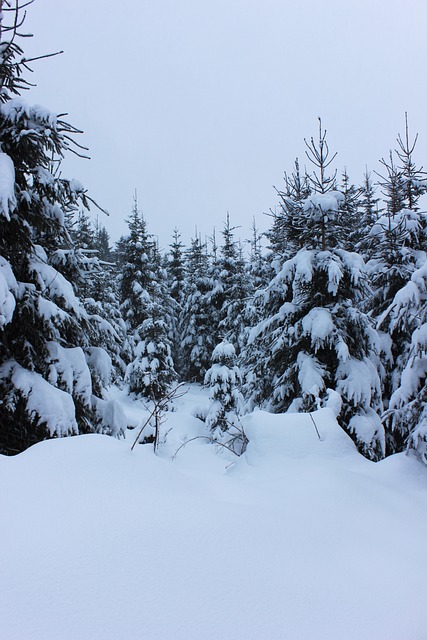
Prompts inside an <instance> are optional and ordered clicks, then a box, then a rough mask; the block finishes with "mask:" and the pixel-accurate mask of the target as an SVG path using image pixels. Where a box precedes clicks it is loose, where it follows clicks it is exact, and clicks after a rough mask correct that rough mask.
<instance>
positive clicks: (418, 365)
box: [382, 261, 427, 464]
mask: <svg viewBox="0 0 427 640" xmlns="http://www.w3.org/2000/svg"><path fill="white" fill-rule="evenodd" d="M384 315H385V318H384V320H385V319H386V320H387V327H388V330H389V332H390V335H391V336H392V337H395V336H396V335H399V336H401V337H403V336H406V340H405V341H402V343H401V345H400V346H401V348H402V352H401V353H399V354H398V355H397V358H396V362H395V363H394V367H393V369H392V374H391V382H390V387H391V389H392V393H391V397H390V401H389V403H388V409H387V410H386V412H385V414H384V422H385V425H386V435H387V445H388V452H389V453H395V452H396V451H403V450H405V448H406V447H408V446H409V447H410V448H413V449H415V450H416V451H417V453H418V454H419V456H420V458H421V459H422V460H423V462H424V463H425V464H427V455H426V453H427V412H426V410H425V407H426V401H427V386H426V378H427V356H426V354H427V261H426V262H424V264H423V266H422V267H420V268H419V269H417V270H416V271H414V273H413V274H412V276H411V279H410V281H409V282H408V283H407V284H406V285H405V286H404V287H402V289H400V290H399V291H398V292H397V294H396V296H395V298H394V300H393V302H392V304H391V305H390V307H389V308H388V309H387V310H386V312H385V314H384ZM382 320H383V319H382Z"/></svg>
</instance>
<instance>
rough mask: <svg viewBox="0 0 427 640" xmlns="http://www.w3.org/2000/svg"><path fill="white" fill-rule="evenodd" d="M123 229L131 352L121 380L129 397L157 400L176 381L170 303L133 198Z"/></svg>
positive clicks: (125, 300) (154, 246) (124, 292)
mask: <svg viewBox="0 0 427 640" xmlns="http://www.w3.org/2000/svg"><path fill="white" fill-rule="evenodd" d="M128 225H129V231H130V233H129V237H128V238H127V239H126V240H125V241H124V243H123V267H122V275H121V279H120V294H121V301H122V305H121V307H122V311H123V314H124V318H125V321H126V323H127V326H128V335H129V341H130V344H131V346H132V351H133V353H132V356H131V362H130V363H129V365H128V367H127V370H126V382H127V384H128V385H129V391H130V393H135V394H136V395H137V396H141V397H145V398H148V399H154V400H157V399H158V398H161V397H163V396H164V395H165V394H166V392H167V391H168V389H169V387H170V385H171V384H172V383H173V382H174V381H175V379H176V373H175V369H174V363H173V360H172V355H171V341H170V338H169V329H170V317H169V310H170V307H171V305H170V302H169V300H168V298H167V292H166V286H165V279H166V275H165V272H164V271H163V269H162V268H161V260H160V254H159V251H158V248H157V244H156V242H154V241H153V239H152V238H151V236H150V235H149V234H148V231H147V223H146V221H145V219H144V216H143V214H142V213H141V212H140V211H139V210H138V203H137V200H136V196H135V199H134V206H133V209H132V213H131V216H130V218H129V221H128Z"/></svg>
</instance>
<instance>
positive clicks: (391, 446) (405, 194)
mask: <svg viewBox="0 0 427 640" xmlns="http://www.w3.org/2000/svg"><path fill="white" fill-rule="evenodd" d="M416 140H417V138H415V139H414V142H413V143H412V144H411V143H410V142H409V135H408V128H407V122H406V135H405V141H403V140H402V138H401V137H400V136H398V138H397V142H398V146H399V151H398V153H397V156H398V158H399V159H400V161H401V163H402V164H401V166H400V167H399V166H397V164H396V162H395V160H394V157H393V154H392V153H390V159H389V161H387V162H386V161H385V160H384V159H383V160H382V161H381V164H382V165H383V167H384V168H385V170H386V171H385V175H384V176H383V177H381V181H380V186H381V187H382V191H383V194H384V198H385V205H386V209H385V211H384V212H383V214H382V216H380V217H379V219H378V220H377V221H376V222H375V224H374V225H373V227H372V229H371V231H370V238H371V240H372V245H373V249H372V258H371V260H370V261H369V262H368V269H369V272H370V274H371V279H372V283H373V286H374V296H373V298H372V302H371V305H370V307H371V308H370V311H371V314H372V315H373V316H374V317H375V318H376V320H377V327H378V329H379V330H380V336H381V342H382V353H381V357H382V361H383V364H384V368H385V375H384V379H383V399H384V404H385V407H386V409H387V410H388V409H389V407H388V403H389V400H390V398H391V397H392V395H393V393H394V392H395V391H396V389H397V387H398V386H399V384H400V378H401V375H402V373H403V370H404V369H405V368H406V366H407V358H408V356H409V353H410V350H411V347H410V345H411V341H412V332H413V331H414V330H415V329H416V328H417V323H416V322H415V323H414V322H408V321H407V319H408V315H407V314H406V312H405V310H404V309H403V307H401V304H400V301H401V299H402V298H403V299H405V300H407V302H408V298H407V296H406V294H405V291H406V290H407V285H408V286H409V288H410V287H411V285H410V284H409V283H410V282H411V278H412V275H413V274H414V272H416V271H417V270H418V269H419V268H421V267H422V266H423V265H424V263H425V261H426V248H427V244H426V221H425V216H424V214H423V213H421V212H420V211H419V209H418V198H419V196H420V195H421V194H422V192H423V189H424V190H425V185H424V186H423V184H422V180H421V173H420V170H418V169H416V167H415V164H414V162H413V160H412V152H413V150H414V147H415V142H416ZM408 205H410V206H411V207H412V208H409V206H408ZM408 304H409V303H408ZM410 306H411V305H409V308H410ZM396 308H400V312H399V317H397V318H396V317H395V316H394V311H393V309H396ZM387 425H388V427H389V428H388V431H387V447H388V452H390V453H393V452H394V451H398V450H401V449H402V447H403V446H404V441H405V438H403V439H402V438H401V437H400V436H399V430H395V429H394V426H393V425H394V422H393V420H388V421H387Z"/></svg>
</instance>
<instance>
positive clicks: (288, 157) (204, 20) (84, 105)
mask: <svg viewBox="0 0 427 640" xmlns="http://www.w3.org/2000/svg"><path fill="white" fill-rule="evenodd" d="M426 18H427V3H426V2H425V0H324V1H323V2H319V0H301V1H295V0H292V1H291V0H120V1H117V0H116V1H115V2H113V1H111V0H36V1H35V3H34V4H33V5H31V6H30V7H29V8H28V17H27V22H26V27H27V31H30V32H32V33H34V38H33V39H31V40H27V41H26V42H24V45H26V46H25V51H26V53H27V55H30V54H32V55H35V54H41V53H49V52H53V51H56V50H59V49H63V50H64V54H63V55H61V56H57V57H56V58H51V59H48V60H42V61H40V62H35V63H34V64H33V69H34V74H33V75H32V80H33V81H34V82H36V83H37V85H38V86H37V88H36V89H34V90H31V92H29V93H27V94H26V98H27V99H28V100H31V101H32V102H37V103H40V104H42V105H44V106H46V107H48V108H49V109H51V110H52V111H56V112H64V111H66V112H68V114H69V118H68V119H69V121H70V122H72V123H73V124H75V125H76V126H78V127H80V128H81V129H83V130H84V135H83V136H81V137H80V139H79V141H80V142H82V143H84V144H85V145H86V146H88V147H90V156H91V160H90V161H84V160H75V159H71V160H70V161H67V162H66V163H65V164H64V168H63V173H64V175H66V176H67V177H75V178H78V179H79V180H80V181H81V182H83V184H84V185H85V186H86V187H87V188H88V190H89V192H90V194H91V195H92V196H93V197H94V198H95V199H96V200H97V201H99V203H100V204H101V205H102V206H103V207H105V208H106V209H108V210H109V211H110V214H111V215H110V218H105V216H102V214H101V222H102V223H104V224H105V226H106V227H107V229H108V231H109V233H110V235H111V238H112V240H117V239H118V237H119V236H120V235H121V234H124V233H126V232H127V226H126V223H125V222H124V220H125V218H126V217H127V216H128V215H129V213H130V211H131V208H132V202H133V194H134V190H135V189H137V192H138V203H139V206H140V208H141V209H142V210H143V211H144V214H145V217H146V220H147V222H148V227H149V231H150V232H152V233H153V234H158V235H159V238H160V243H161V246H162V247H167V245H168V244H169V242H170V237H171V234H172V230H173V228H174V226H177V227H178V228H179V229H180V231H181V233H182V240H183V241H184V242H185V243H186V244H188V243H189V240H190V237H191V236H192V235H194V229H195V226H196V225H197V228H198V230H199V231H200V232H201V234H202V235H203V236H204V235H211V232H212V228H213V227H214V226H215V227H216V229H217V233H219V232H220V230H221V228H222V225H223V221H224V220H225V218H226V215H227V211H229V212H230V218H231V223H232V224H233V225H236V226H237V225H240V226H241V229H240V230H239V231H238V232H237V233H238V234H239V235H240V236H241V237H242V238H248V237H250V228H251V225H252V220H253V218H254V217H255V218H256V222H257V226H258V227H260V228H261V229H266V228H267V226H268V224H269V219H268V218H267V217H266V216H265V215H263V212H268V210H269V209H270V208H271V207H274V206H275V204H276V203H277V198H276V194H275V192H274V189H273V185H276V186H277V187H279V188H280V187H281V185H282V178H283V172H284V171H290V170H292V166H293V161H294V159H295V157H296V156H298V157H299V158H300V160H301V163H302V164H303V163H304V161H303V157H304V137H306V138H310V136H312V135H314V136H315V135H316V133H317V117H318V116H321V117H322V120H323V124H324V126H325V127H326V129H327V130H328V139H329V142H330V147H331V150H333V151H337V152H338V156H337V159H336V166H337V168H338V170H339V171H341V170H342V169H343V168H344V166H346V167H347V169H348V172H349V174H350V178H351V179H353V181H354V182H359V181H360V180H361V179H362V174H363V171H364V169H365V164H367V165H368V167H369V168H370V169H372V170H375V169H379V165H378V160H379V159H380V158H381V157H386V156H387V154H388V152H389V149H390V148H392V147H394V145H395V138H396V135H397V133H399V132H403V127H404V113H405V111H408V114H409V124H410V129H411V131H412V132H413V133H416V132H417V131H418V132H419V134H420V138H419V143H418V146H417V153H416V156H415V159H416V160H418V162H419V163H420V164H423V162H424V163H425V164H426V165H427V118H426V102H427V87H426V71H425V70H426V68H427V38H426V37H425V30H426V27H427V20H426Z"/></svg>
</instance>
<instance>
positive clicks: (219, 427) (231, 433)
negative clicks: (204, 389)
mask: <svg viewBox="0 0 427 640" xmlns="http://www.w3.org/2000/svg"><path fill="white" fill-rule="evenodd" d="M204 383H205V385H206V386H209V388H210V400H211V403H210V405H209V408H208V411H207V414H206V424H207V426H208V428H209V429H210V431H211V433H212V437H213V439H214V440H215V441H216V442H219V443H222V444H226V445H227V446H228V447H229V448H231V449H232V450H233V451H234V452H235V453H238V454H240V453H242V451H243V449H244V447H245V445H246V439H245V436H244V433H243V431H242V428H241V426H240V424H239V418H238V415H239V406H240V403H241V393H240V384H241V375H240V370H239V368H238V367H237V365H236V352H235V350H234V346H233V345H232V344H231V342H229V341H228V340H222V342H220V343H219V344H217V346H216V347H215V349H214V350H213V353H212V365H211V367H210V368H209V369H208V370H207V372H206V375H205V380H204Z"/></svg>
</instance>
